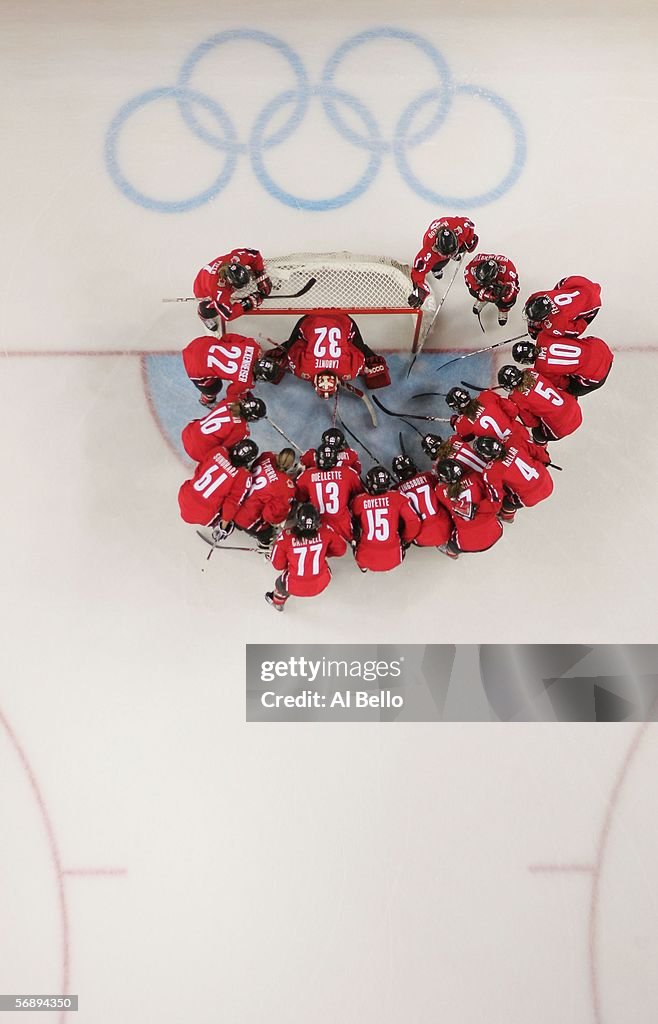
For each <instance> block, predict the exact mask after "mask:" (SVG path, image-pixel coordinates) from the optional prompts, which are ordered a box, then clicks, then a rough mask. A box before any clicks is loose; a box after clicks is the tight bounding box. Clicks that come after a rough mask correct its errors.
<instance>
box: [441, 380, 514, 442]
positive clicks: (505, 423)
mask: <svg viewBox="0 0 658 1024" xmlns="http://www.w3.org/2000/svg"><path fill="white" fill-rule="evenodd" d="M446 405H447V406H448V407H449V408H450V409H454V410H455V413H454V415H453V416H451V417H450V426H451V427H452V429H453V430H454V431H455V433H456V434H459V436H460V437H462V438H464V440H465V441H471V440H472V439H473V438H474V437H497V438H498V440H499V441H506V440H507V439H508V438H512V437H520V438H521V439H522V440H525V439H526V438H527V436H528V432H527V430H524V428H523V427H522V425H521V424H520V423H519V422H518V420H517V416H518V415H519V410H518V408H517V407H516V406H515V404H514V403H513V402H511V401H510V400H509V399H508V398H502V397H501V396H500V395H498V394H496V392H495V391H492V390H490V389H489V388H485V389H484V390H483V391H481V392H480V394H479V395H478V397H477V398H473V397H472V396H471V393H470V391H466V390H465V389H464V388H451V389H450V391H449V392H448V394H447V396H446Z"/></svg>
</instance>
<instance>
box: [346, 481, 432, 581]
mask: <svg viewBox="0 0 658 1024" xmlns="http://www.w3.org/2000/svg"><path fill="white" fill-rule="evenodd" d="M365 482H366V492H367V493H364V494H359V495H357V497H356V498H355V499H354V501H353V502H352V515H353V517H354V526H355V537H356V538H357V540H356V546H355V548H354V557H355V558H356V563H357V565H358V566H359V569H361V572H367V570H368V569H371V570H372V571H373V572H387V571H388V570H389V569H395V567H396V566H397V565H400V563H401V562H402V559H403V558H404V548H403V543H404V544H411V542H412V541H414V540H415V539H416V537H417V536H418V534H419V533H420V528H421V520H420V517H419V516H418V514H417V513H416V510H415V509H414V507H413V505H412V504H411V502H410V500H409V498H407V497H406V496H405V495H404V494H400V492H399V491H395V490H393V479H392V477H391V474H390V473H389V472H388V470H387V469H385V468H384V467H383V466H374V467H373V468H372V469H369V470H368V472H367V473H366V481H365Z"/></svg>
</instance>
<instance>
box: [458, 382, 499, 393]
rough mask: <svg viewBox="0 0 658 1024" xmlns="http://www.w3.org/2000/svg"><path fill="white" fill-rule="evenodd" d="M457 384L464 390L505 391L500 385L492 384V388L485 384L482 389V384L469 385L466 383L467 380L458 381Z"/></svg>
mask: <svg viewBox="0 0 658 1024" xmlns="http://www.w3.org/2000/svg"><path fill="white" fill-rule="evenodd" d="M459 383H460V384H461V386H462V387H464V388H471V389H472V390H473V391H504V390H505V388H504V387H503V386H502V384H494V385H492V386H489V384H485V385H484V387H483V386H482V384H471V383H470V381H467V380H460V382H459Z"/></svg>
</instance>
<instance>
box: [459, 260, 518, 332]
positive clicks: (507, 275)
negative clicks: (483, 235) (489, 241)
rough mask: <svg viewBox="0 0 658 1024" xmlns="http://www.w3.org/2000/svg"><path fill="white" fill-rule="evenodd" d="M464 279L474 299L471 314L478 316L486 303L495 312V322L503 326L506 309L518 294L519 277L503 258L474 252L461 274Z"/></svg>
mask: <svg viewBox="0 0 658 1024" xmlns="http://www.w3.org/2000/svg"><path fill="white" fill-rule="evenodd" d="M464 280H465V281H466V287H467V288H468V290H469V292H470V294H471V295H472V296H473V298H474V299H475V300H476V301H475V305H474V306H473V312H474V313H475V314H476V315H479V314H480V313H481V312H482V310H483V309H484V307H485V306H486V304H487V303H488V302H492V303H493V304H494V306H495V307H496V308H497V310H498V323H499V324H500V326H501V327H504V326H505V324H506V323H507V317H508V314H509V311H510V309H511V308H512V306H513V305H514V303H515V302H516V300H517V298H518V295H519V287H520V286H519V275H518V274H517V272H516V267H515V266H514V264H513V263H512V261H511V260H510V259H508V257H507V256H499V255H498V256H493V255H490V254H488V253H484V252H481V253H478V255H477V256H475V257H474V258H473V259H472V260H471V261H470V263H469V264H468V266H467V267H466V269H465V271H464Z"/></svg>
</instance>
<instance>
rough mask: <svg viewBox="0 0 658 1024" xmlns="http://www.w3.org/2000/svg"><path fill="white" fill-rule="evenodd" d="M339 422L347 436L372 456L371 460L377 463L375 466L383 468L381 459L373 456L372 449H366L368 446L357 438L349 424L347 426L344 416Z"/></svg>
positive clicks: (339, 418) (340, 417)
mask: <svg viewBox="0 0 658 1024" xmlns="http://www.w3.org/2000/svg"><path fill="white" fill-rule="evenodd" d="M338 422H339V423H340V425H341V427H342V428H343V430H344V431H345V433H346V434H349V435H350V437H351V438H352V440H353V441H356V443H357V444H358V445H359V447H361V448H363V450H364V452H365V453H366V454H367V455H369V456H370V458H371V459H372V461H373V462H374V463H375V465H377V466H381V465H382V462H381V459H378V458H377V456H376V455H374V454H373V453H372V452H371V451H370V449H369V448H367V447H366V445H365V444H364V443H363V441H361V440H360V438H358V437H357V436H356V434H355V433H354V431H353V430H350V428H349V427H348V426H347V424H346V422H345V420H344V419H343V418H342V416H339V417H338Z"/></svg>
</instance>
